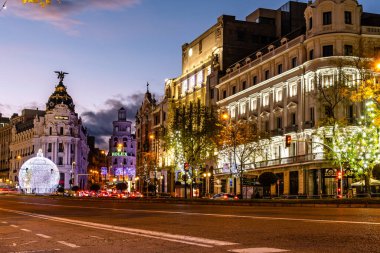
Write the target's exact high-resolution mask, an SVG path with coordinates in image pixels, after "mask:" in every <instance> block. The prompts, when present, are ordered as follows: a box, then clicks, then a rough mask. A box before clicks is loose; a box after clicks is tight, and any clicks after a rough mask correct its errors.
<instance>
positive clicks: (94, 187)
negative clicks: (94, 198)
mask: <svg viewBox="0 0 380 253" xmlns="http://www.w3.org/2000/svg"><path fill="white" fill-rule="evenodd" d="M90 190H91V191H95V192H97V191H99V190H100V185H99V184H92V185H91V186H90Z"/></svg>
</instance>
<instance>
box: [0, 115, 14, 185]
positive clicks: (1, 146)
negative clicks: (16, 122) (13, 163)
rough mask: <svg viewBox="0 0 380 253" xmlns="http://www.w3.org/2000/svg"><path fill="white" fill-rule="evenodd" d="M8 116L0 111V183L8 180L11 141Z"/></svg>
mask: <svg viewBox="0 0 380 253" xmlns="http://www.w3.org/2000/svg"><path fill="white" fill-rule="evenodd" d="M9 123H10V121H9V118H6V117H3V116H2V114H1V113H0V183H5V182H7V180H8V182H9V144H10V143H11V129H12V127H11V125H10V124H9Z"/></svg>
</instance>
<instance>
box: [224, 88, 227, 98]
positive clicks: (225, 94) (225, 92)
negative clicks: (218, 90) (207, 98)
mask: <svg viewBox="0 0 380 253" xmlns="http://www.w3.org/2000/svg"><path fill="white" fill-rule="evenodd" d="M226 97H227V91H226V90H224V91H223V98H226Z"/></svg>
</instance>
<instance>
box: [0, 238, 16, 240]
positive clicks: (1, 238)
mask: <svg viewBox="0 0 380 253" xmlns="http://www.w3.org/2000/svg"><path fill="white" fill-rule="evenodd" d="M18 238H20V237H8V238H0V240H13V239H18Z"/></svg>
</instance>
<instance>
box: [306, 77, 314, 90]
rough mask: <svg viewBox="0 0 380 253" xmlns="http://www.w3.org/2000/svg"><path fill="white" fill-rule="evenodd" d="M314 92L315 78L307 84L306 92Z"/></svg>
mask: <svg viewBox="0 0 380 253" xmlns="http://www.w3.org/2000/svg"><path fill="white" fill-rule="evenodd" d="M313 90H314V78H310V79H309V81H308V82H307V84H306V91H307V92H309V91H313Z"/></svg>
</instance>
